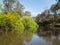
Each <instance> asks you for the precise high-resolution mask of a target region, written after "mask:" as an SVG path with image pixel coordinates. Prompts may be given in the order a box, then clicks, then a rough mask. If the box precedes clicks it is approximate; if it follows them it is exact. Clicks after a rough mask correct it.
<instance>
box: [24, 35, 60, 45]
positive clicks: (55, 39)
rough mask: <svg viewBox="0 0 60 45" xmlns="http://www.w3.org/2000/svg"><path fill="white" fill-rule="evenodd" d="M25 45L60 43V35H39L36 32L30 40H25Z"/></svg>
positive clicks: (59, 44)
mask: <svg viewBox="0 0 60 45" xmlns="http://www.w3.org/2000/svg"><path fill="white" fill-rule="evenodd" d="M24 45H60V35H59V36H44V37H43V36H38V35H37V34H34V35H33V36H32V38H31V39H30V40H25V41H24Z"/></svg>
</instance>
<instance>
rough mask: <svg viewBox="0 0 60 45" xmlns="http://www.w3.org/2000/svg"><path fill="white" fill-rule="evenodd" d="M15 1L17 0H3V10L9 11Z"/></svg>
mask: <svg viewBox="0 0 60 45" xmlns="http://www.w3.org/2000/svg"><path fill="white" fill-rule="evenodd" d="M16 1H17V0H3V4H4V12H5V13H8V12H9V11H11V10H12V8H13V5H14V3H15V2H16Z"/></svg>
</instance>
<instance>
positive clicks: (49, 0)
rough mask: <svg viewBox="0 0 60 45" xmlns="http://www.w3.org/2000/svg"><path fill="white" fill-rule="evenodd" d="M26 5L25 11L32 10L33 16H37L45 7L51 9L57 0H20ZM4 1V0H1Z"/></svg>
mask: <svg viewBox="0 0 60 45" xmlns="http://www.w3.org/2000/svg"><path fill="white" fill-rule="evenodd" d="M19 2H20V3H21V4H22V5H23V6H24V8H25V9H24V11H29V12H31V14H32V16H36V15H37V14H38V13H41V12H43V11H44V10H45V9H49V8H50V7H51V5H52V4H54V3H55V2H56V1H55V0H19ZM0 3H2V0H0Z"/></svg>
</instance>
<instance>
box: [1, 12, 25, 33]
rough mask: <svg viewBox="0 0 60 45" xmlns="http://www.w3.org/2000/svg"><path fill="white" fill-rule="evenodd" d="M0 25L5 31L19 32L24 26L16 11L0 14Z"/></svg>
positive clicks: (21, 31)
mask: <svg viewBox="0 0 60 45" xmlns="http://www.w3.org/2000/svg"><path fill="white" fill-rule="evenodd" d="M0 27H1V28H4V30H7V31H17V32H19V33H23V30H24V26H23V24H22V22H21V20H20V17H19V16H18V14H17V13H16V12H14V13H12V12H9V13H8V14H0ZM1 28H0V29H1Z"/></svg>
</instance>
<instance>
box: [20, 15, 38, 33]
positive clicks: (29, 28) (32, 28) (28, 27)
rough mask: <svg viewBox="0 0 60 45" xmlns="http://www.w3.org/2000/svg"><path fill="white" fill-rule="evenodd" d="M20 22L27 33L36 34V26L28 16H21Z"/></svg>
mask: <svg viewBox="0 0 60 45" xmlns="http://www.w3.org/2000/svg"><path fill="white" fill-rule="evenodd" d="M21 20H22V23H23V24H24V27H25V31H26V32H27V33H34V32H36V30H37V28H38V25H37V24H36V22H35V21H34V20H33V19H32V18H31V17H30V16H23V17H22V19H21Z"/></svg>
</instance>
